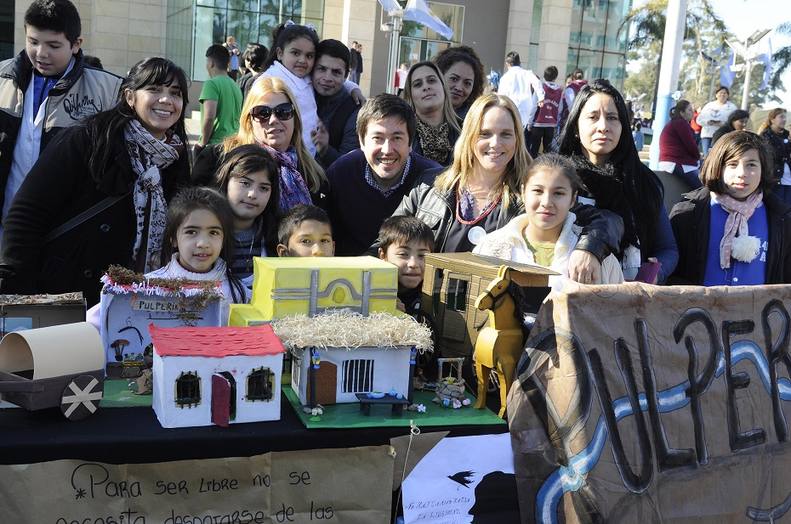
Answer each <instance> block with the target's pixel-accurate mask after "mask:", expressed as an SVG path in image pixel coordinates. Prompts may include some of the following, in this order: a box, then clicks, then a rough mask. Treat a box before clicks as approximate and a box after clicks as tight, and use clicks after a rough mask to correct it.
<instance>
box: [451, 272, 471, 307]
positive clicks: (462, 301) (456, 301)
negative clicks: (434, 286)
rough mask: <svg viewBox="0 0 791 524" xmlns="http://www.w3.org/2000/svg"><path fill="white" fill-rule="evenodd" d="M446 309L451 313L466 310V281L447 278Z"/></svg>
mask: <svg viewBox="0 0 791 524" xmlns="http://www.w3.org/2000/svg"><path fill="white" fill-rule="evenodd" d="M447 304H448V309H450V310H452V311H466V310H467V281H466V280H459V279H457V278H448V297H447Z"/></svg>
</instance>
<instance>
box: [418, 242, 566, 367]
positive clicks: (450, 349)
mask: <svg viewBox="0 0 791 524" xmlns="http://www.w3.org/2000/svg"><path fill="white" fill-rule="evenodd" d="M503 266H507V267H509V268H510V269H511V270H512V271H511V272H510V277H511V280H512V281H513V282H514V283H515V284H517V285H519V286H522V287H535V288H546V287H547V286H548V278H549V276H551V275H556V274H557V273H555V272H554V271H552V270H551V269H548V268H545V267H542V266H534V265H528V264H520V263H518V262H511V261H507V260H502V259H499V258H494V257H488V256H482V255H475V254H472V253H431V254H429V255H426V272H425V277H424V279H423V298H422V301H421V311H422V312H423V314H425V315H426V316H427V317H428V318H429V319H430V320H431V322H432V328H433V329H434V335H435V340H436V345H437V347H436V348H435V351H437V352H438V354H439V355H440V356H443V357H470V356H472V353H473V348H474V347H475V341H476V339H477V338H478V332H479V331H480V330H481V328H483V326H484V325H485V323H486V321H487V319H488V318H489V317H488V315H487V314H486V313H485V312H484V311H481V310H479V309H478V308H477V307H476V306H475V300H476V298H477V297H478V295H480V294H481V293H482V292H484V291H485V290H486V287H487V286H488V284H489V283H490V282H491V281H492V280H494V279H496V278H497V277H498V273H499V271H500V268H501V267H503Z"/></svg>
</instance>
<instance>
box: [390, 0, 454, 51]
mask: <svg viewBox="0 0 791 524" xmlns="http://www.w3.org/2000/svg"><path fill="white" fill-rule="evenodd" d="M426 3H427V4H428V7H429V9H431V12H432V13H434V15H436V16H437V18H439V19H440V20H442V21H443V22H444V23H445V25H447V26H448V27H450V28H451V29H453V39H452V40H447V39H446V38H445V37H443V36H441V35H439V34H437V33H436V32H434V31H433V30H431V29H429V28H427V27H425V26H423V25H421V24H418V23H416V22H410V21H408V20H405V21H404V27H403V28H402V30H401V37H400V40H399V42H400V50H399V56H398V63H399V64H407V66H410V65H412V64H415V63H417V62H421V61H423V60H431V59H432V58H433V57H434V56H436V55H437V54H439V52H440V51H442V50H444V49H446V48H448V47H450V46H451V45H459V44H461V42H462V36H463V28H464V6H463V5H455V4H446V3H442V2H432V1H428V2H426ZM402 4H405V2H402Z"/></svg>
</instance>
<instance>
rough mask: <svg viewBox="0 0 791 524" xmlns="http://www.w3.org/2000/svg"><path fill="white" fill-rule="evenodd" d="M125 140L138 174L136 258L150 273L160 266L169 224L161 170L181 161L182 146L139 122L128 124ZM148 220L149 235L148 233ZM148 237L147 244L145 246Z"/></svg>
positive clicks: (135, 190)
mask: <svg viewBox="0 0 791 524" xmlns="http://www.w3.org/2000/svg"><path fill="white" fill-rule="evenodd" d="M124 138H125V139H126V149H127V151H128V152H129V160H130V161H131V163H132V171H134V173H135V174H136V175H137V180H136V181H135V184H134V188H133V189H132V200H133V202H134V205H135V217H136V224H137V227H136V229H137V233H136V235H135V245H134V248H133V249H132V259H133V260H134V262H135V265H136V266H141V262H143V264H142V267H143V268H144V269H143V271H144V272H146V273H148V272H149V271H153V270H154V269H156V268H158V267H159V265H160V252H161V250H162V236H163V234H164V232H165V224H166V222H167V211H168V205H167V202H166V201H165V192H164V190H163V189H162V176H161V175H160V170H161V169H164V168H166V167H167V166H169V165H170V164H172V163H173V162H175V161H176V160H178V158H179V151H180V149H181V146H182V143H181V140H180V139H179V137H178V136H177V135H172V136H171V137H170V138H169V140H168V142H169V143H166V142H163V141H162V140H158V139H156V138H154V137H153V136H152V135H151V133H149V132H148V131H147V130H146V129H145V128H144V127H143V125H142V124H141V123H140V122H138V121H137V120H130V121H129V123H128V124H127V125H126V128H125V129H124ZM147 209H148V210H149V211H148V217H146V210H147ZM146 219H148V231H147V232H146V231H144V228H145V224H146ZM146 233H147V234H146ZM144 236H145V237H146V245H145V246H142V245H141V244H142V242H143V237H144ZM143 249H145V251H143ZM140 256H144V257H145V261H141V260H138V257H140Z"/></svg>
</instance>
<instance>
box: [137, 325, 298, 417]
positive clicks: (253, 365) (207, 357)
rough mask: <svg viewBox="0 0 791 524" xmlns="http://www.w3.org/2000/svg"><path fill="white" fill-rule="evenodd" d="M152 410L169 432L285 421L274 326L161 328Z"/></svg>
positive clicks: (154, 330)
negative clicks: (282, 410) (282, 417)
mask: <svg viewBox="0 0 791 524" xmlns="http://www.w3.org/2000/svg"><path fill="white" fill-rule="evenodd" d="M149 331H150V332H151V340H152V341H153V344H154V368H153V371H154V398H153V400H152V405H153V407H154V411H155V412H156V414H157V418H158V419H159V423H160V424H162V427H165V428H184V427H192V426H210V425H212V424H216V425H218V426H223V427H227V426H228V425H229V424H238V423H242V422H260V421H264V420H279V419H280V374H281V373H282V370H283V352H284V351H285V350H284V348H283V344H281V342H280V340H279V339H278V338H277V337H276V336H275V334H274V333H273V332H272V327H271V326H256V327H250V328H233V327H203V328H185V327H182V328H162V327H157V326H154V325H153V324H152V325H151V326H149Z"/></svg>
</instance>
